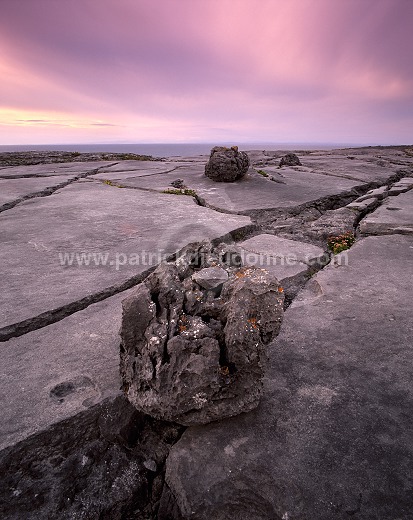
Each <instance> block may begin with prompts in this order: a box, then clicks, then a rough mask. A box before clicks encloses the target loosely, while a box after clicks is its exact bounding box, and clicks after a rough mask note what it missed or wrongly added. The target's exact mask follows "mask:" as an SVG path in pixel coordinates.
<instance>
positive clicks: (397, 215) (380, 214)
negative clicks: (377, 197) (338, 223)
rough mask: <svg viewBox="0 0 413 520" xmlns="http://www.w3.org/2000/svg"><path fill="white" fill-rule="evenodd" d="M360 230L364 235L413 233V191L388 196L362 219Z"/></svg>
mask: <svg viewBox="0 0 413 520" xmlns="http://www.w3.org/2000/svg"><path fill="white" fill-rule="evenodd" d="M360 232H361V233H362V234H364V235H387V234H392V233H404V234H405V233H408V234H410V233H413V191H408V192H407V193H402V194H400V195H398V196H397V197H389V198H387V199H386V200H385V201H384V202H383V204H382V205H381V206H380V207H379V208H378V209H376V210H375V211H374V212H373V213H370V214H369V215H367V216H366V217H365V218H364V219H363V220H361V221H360Z"/></svg>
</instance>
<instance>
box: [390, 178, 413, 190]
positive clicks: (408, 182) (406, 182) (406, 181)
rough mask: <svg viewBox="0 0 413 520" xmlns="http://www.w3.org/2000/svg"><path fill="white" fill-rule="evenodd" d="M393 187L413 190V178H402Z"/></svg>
mask: <svg viewBox="0 0 413 520" xmlns="http://www.w3.org/2000/svg"><path fill="white" fill-rule="evenodd" d="M393 186H408V187H409V188H413V178H412V177H402V178H401V179H400V180H399V181H398V182H396V183H394V184H393Z"/></svg>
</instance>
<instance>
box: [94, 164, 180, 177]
mask: <svg viewBox="0 0 413 520" xmlns="http://www.w3.org/2000/svg"><path fill="white" fill-rule="evenodd" d="M176 168H179V164H176V163H173V162H171V161H121V162H118V163H116V164H113V165H112V166H110V165H109V166H106V167H103V168H102V169H101V170H100V171H101V173H122V174H123V173H127V172H134V174H135V175H139V176H140V175H152V174H161V173H165V172H168V171H170V170H172V169H176ZM99 177H100V175H99ZM108 177H109V176H108ZM100 178H102V177H100ZM103 178H105V177H103ZM120 178H121V177H120Z"/></svg>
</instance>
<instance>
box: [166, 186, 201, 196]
mask: <svg viewBox="0 0 413 520" xmlns="http://www.w3.org/2000/svg"><path fill="white" fill-rule="evenodd" d="M162 193H167V194H169V195H188V196H189V197H196V191H195V190H190V189H189V188H182V189H174V190H173V189H167V190H163V191H162Z"/></svg>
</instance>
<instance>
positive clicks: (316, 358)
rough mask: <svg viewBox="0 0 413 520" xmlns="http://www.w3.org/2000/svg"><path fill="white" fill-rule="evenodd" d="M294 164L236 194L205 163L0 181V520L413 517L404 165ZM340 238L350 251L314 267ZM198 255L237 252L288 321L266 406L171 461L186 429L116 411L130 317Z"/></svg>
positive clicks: (45, 173)
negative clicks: (282, 294)
mask: <svg viewBox="0 0 413 520" xmlns="http://www.w3.org/2000/svg"><path fill="white" fill-rule="evenodd" d="M297 154H298V155H299V157H300V161H301V163H302V165H301V166H294V167H282V168H279V167H278V163H279V157H280V156H281V155H282V151H280V152H265V151H258V150H256V151H251V152H249V157H250V161H251V167H250V170H249V172H248V174H247V175H246V176H245V177H243V178H242V179H241V180H240V181H237V182H236V183H231V184H226V183H214V182H213V181H212V180H210V179H208V178H206V177H205V176H204V175H203V168H204V165H205V162H206V160H207V157H202V156H200V157H192V158H169V159H166V160H163V161H161V160H159V161H119V162H117V163H116V164H113V163H114V161H112V162H110V161H102V162H98V163H96V162H93V163H76V164H75V163H73V164H72V163H69V164H64V165H58V164H53V165H50V164H45V165H36V166H15V167H8V168H2V169H1V170H0V186H2V191H1V200H0V203H1V204H2V208H3V210H2V212H1V213H0V236H1V270H2V275H1V282H0V283H1V293H2V296H3V297H2V303H1V323H0V339H1V340H2V343H1V352H2V370H1V382H0V391H1V394H2V403H3V420H2V426H1V427H0V449H1V450H2V451H1V452H0V467H1V469H2V473H3V474H4V475H6V469H5V468H9V470H8V471H7V478H6V479H5V482H4V485H3V486H1V488H2V492H1V493H2V496H1V498H2V500H3V504H4V505H3V506H2V509H0V510H1V513H2V515H1V516H2V518H8V519H12V518H19V519H20V518H47V517H54V518H57V517H59V518H81V517H82V516H79V515H81V514H83V515H84V516H83V517H82V518H100V517H102V516H101V515H104V514H107V515H108V514H109V515H112V516H111V518H122V515H126V513H125V511H129V512H131V511H135V513H136V514H135V517H136V518H156V517H159V518H162V517H163V518H165V519H166V518H185V519H186V518H196V519H203V518H205V519H208V520H209V519H210V518H214V519H217V520H220V519H230V518H240V519H243V518H245V519H247V518H248V519H252V518H253V519H268V520H269V519H278V518H279V519H289V520H304V519H309V518H311V519H320V520H321V519H326V520H327V519H330V518H348V516H349V515H351V516H354V517H355V518H363V520H364V519H373V518H374V519H376V518H400V519H403V520H404V519H406V520H407V519H411V518H413V516H412V514H411V511H412V510H413V499H412V496H411V473H412V471H413V444H412V438H413V432H412V430H411V417H412V412H413V406H412V404H413V401H412V394H411V388H410V387H411V380H412V375H413V374H412V371H411V367H412V366H413V363H412V361H413V359H412V348H411V338H412V333H413V323H412V318H411V316H410V313H409V312H408V310H409V308H410V304H411V297H412V291H411V282H410V280H411V279H412V275H413V273H412V272H411V271H412V265H413V264H412V255H413V237H412V234H413V210H412V208H413V205H412V193H413V190H412V191H411V188H412V182H411V179H412V171H413V170H412V163H413V162H412V159H411V158H410V156H409V155H408V154H406V153H404V151H403V149H392V148H389V149H384V148H377V149H374V148H372V149H351V150H332V151H320V152H305V153H300V152H299V151H298V152H297ZM259 171H260V172H261V173H259ZM262 172H264V173H265V174H266V175H263V174H262ZM178 178H179V179H181V180H182V181H183V183H184V184H185V186H186V187H187V188H188V190H190V191H189V192H188V193H189V195H185V194H180V193H179V191H180V190H178V191H177V190H175V191H173V190H174V189H173V187H172V186H171V182H173V181H175V180H176V179H178ZM171 190H172V191H171ZM165 191H170V193H165ZM358 199H359V200H358ZM360 199H363V200H360ZM344 214H345V218H344V219H343V215H344ZM336 215H337V219H336V218H335V216H336ZM337 222H340V223H341V224H340V225H341V226H342V227H343V226H344V227H343V231H353V232H355V233H356V237H357V240H356V243H355V245H354V246H353V247H352V248H351V249H350V250H348V251H344V252H343V253H341V254H339V255H333V256H332V258H331V262H330V263H329V265H327V266H326V267H325V265H326V264H327V263H328V262H329V260H330V256H329V254H327V255H326V251H327V246H326V242H325V237H326V236H327V235H328V234H329V231H331V232H332V231H334V230H335V229H337V225H338V224H337ZM343 223H344V224H343ZM335 226H336V227H335ZM332 234H334V233H332ZM205 239H210V240H221V241H222V240H224V241H232V242H233V241H235V242H237V243H238V246H239V247H240V250H241V251H243V252H244V255H245V257H246V258H247V260H248V261H249V262H250V263H252V264H254V265H256V264H257V263H258V264H259V265H260V266H261V265H262V264H263V263H264V264H265V265H262V267H264V268H268V269H269V270H271V271H272V272H273V273H274V274H275V275H276V276H277V278H278V279H279V280H280V281H281V283H282V285H283V286H284V287H285V289H286V293H288V295H287V296H288V298H286V301H287V304H290V303H291V305H290V306H289V307H288V309H287V310H286V312H285V318H284V324H283V326H282V329H281V333H280V335H279V336H278V338H277V339H276V340H275V341H274V342H273V343H272V344H271V345H270V351H269V354H270V360H271V366H270V370H269V372H268V374H267V378H266V383H265V392H264V396H263V398H262V401H261V404H260V405H259V407H258V408H257V409H256V410H254V411H252V412H249V413H247V414H241V415H239V416H237V417H234V418H231V419H228V420H224V421H219V422H215V423H211V424H209V425H206V426H202V427H190V428H188V429H187V430H186V431H185V433H184V434H183V436H182V438H181V439H180V440H179V441H178V442H177V443H176V444H175V445H174V446H173V447H172V448H171V444H173V442H175V441H176V440H177V439H178V437H179V435H178V433H177V431H178V430H174V433H173V434H171V433H165V432H167V431H168V432H169V430H168V428H169V426H168V425H160V424H157V425H156V426H154V423H153V422H151V421H150V420H149V419H148V418H147V417H146V416H142V414H141V415H139V414H138V415H136V413H135V412H134V411H133V409H131V408H130V407H129V405H128V404H127V403H126V402H124V401H122V399H123V398H122V397H121V394H120V389H119V367H118V365H119V337H118V329H119V324H120V319H121V300H122V299H124V298H125V297H126V296H127V294H128V292H127V291H128V290H130V289H131V287H133V286H134V285H136V284H137V283H139V282H140V281H141V280H142V279H143V278H144V277H145V276H146V275H147V274H149V272H150V271H151V270H152V269H153V268H154V267H155V266H156V265H157V264H158V263H159V262H160V261H161V260H162V259H163V258H165V257H167V256H169V255H172V254H173V253H176V252H178V251H179V250H181V249H182V248H184V247H185V246H187V245H188V244H190V243H196V242H200V241H202V240H205ZM252 255H255V257H253V256H252ZM120 410H122V414H121V415H122V417H123V419H122V420H121V419H120V415H119V414H120ZM102 417H106V418H108V419H107V420H106V419H105V421H106V422H105V421H104V423H102V420H103V419H102ZM108 421H109V422H108ZM122 421H123V422H122ZM115 423H117V426H115ZM134 425H135V426H134ZM148 425H150V427H149V426H148ZM118 426H119V427H118ZM138 426H139V427H138ZM82 431H83V432H86V431H87V432H88V433H87V435H86V434H84V435H83V434H82ZM144 432H146V433H144ZM160 432H162V433H160ZM59 436H60V437H59ZM168 436H169V437H168ZM58 438H60V441H58ZM166 438H170V439H171V442H170V443H169V444H168V442H169V441H168V442H166V441H165V440H164V439H166ZM52 439H54V441H53V442H52ZM148 439H150V440H148ZM156 439H158V440H156ZM172 439H173V442H172ZM93 446H95V448H93ZM134 450H135V451H134ZM145 450H146V451H145ZM169 450H171V451H170V452H169ZM168 452H169V457H168V460H167V464H166V484H164V479H163V470H162V468H163V464H164V463H165V459H166V457H167V456H168ZM93 453H94V455H92V454H93ZM104 453H108V454H109V453H111V454H112V455H111V456H112V457H113V458H112V461H117V466H116V464H114V465H112V466H111V467H112V471H113V472H112V475H111V477H108V476H105V475H106V473H105V472H104V471H103V467H104V465H105V464H106V463H108V464H109V461H108V460H106V459H105V455H104ZM114 453H116V456H115V455H114ZM84 457H86V458H84ZM93 457H95V459H93ZM25 460H26V462H27V461H30V464H29V463H28V462H27V464H29V465H27V464H26V463H25V462H24V461H25ZM69 460H70V464H69ZM91 460H95V465H93V464H90V465H89V462H87V461H91ZM82 461H83V462H82ZM85 461H86V462H85ZM105 461H106V462H105ZM82 464H83V465H82ZM52 467H53V468H54V469H53V470H49V469H48V468H52ZM115 467H117V468H118V469H115ZM10 468H14V469H13V470H12V471H11V470H10ZM19 468H20V469H19ZM36 468H37V469H36ZM94 468H95V469H94ZM96 468H99V469H96ZM148 468H151V469H148ZM48 471H49V472H50V471H52V473H50V475H53V479H52V478H51V476H49V477H47V476H46V475H47V474H48ZM36 472H37V473H36ZM128 475H129V476H128ZM131 475H135V477H136V478H135V480H134V478H132V477H131ZM137 475H139V478H138V477H137ZM74 476H76V478H77V479H81V482H82V486H81V487H82V490H81V489H80V488H79V489H78V488H76V486H72V487H70V486H68V479H69V480H70V479H72V480H73V478H74ZM131 479H132V480H131ZM138 480H139V482H140V484H138ZM131 482H132V484H131ZM154 482H156V485H154ZM112 485H114V486H115V488H113V489H116V490H117V493H113V494H110V493H106V496H107V499H105V500H103V499H99V498H96V497H98V496H99V494H100V495H101V494H102V489H106V488H105V486H112ZM108 489H109V488H108ZM111 489H112V488H111ZM99 490H100V491H99ZM161 494H162V500H160V496H161ZM109 495H110V498H109ZM116 496H118V502H116V500H117V498H116ZM88 497H89V498H88ZM91 497H92V498H91ZM93 497H94V498H93ZM29 504H31V505H30V506H29ZM148 508H149V509H148ZM28 514H30V515H31V516H27V515H28ZM128 514H129V513H128ZM76 515H78V516H76ZM139 515H141V516H139ZM144 515H147V516H146V517H145V516H144ZM148 515H149V516H148ZM168 515H169V516H168ZM124 517H126V516H124Z"/></svg>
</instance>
